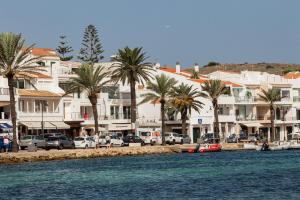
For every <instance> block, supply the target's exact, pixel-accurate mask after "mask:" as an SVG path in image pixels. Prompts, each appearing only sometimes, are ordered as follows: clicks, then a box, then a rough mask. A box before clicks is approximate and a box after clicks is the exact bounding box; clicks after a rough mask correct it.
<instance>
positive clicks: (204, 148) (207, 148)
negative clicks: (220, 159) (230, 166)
mask: <svg viewBox="0 0 300 200" xmlns="http://www.w3.org/2000/svg"><path fill="white" fill-rule="evenodd" d="M221 150H222V146H221V145H220V144H204V145H200V148H199V152H201V153H204V152H218V151H221Z"/></svg>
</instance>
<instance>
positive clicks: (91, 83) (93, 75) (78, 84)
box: [67, 64, 109, 134]
mask: <svg viewBox="0 0 300 200" xmlns="http://www.w3.org/2000/svg"><path fill="white" fill-rule="evenodd" d="M75 74H76V75H77V77H74V78H71V80H70V81H69V82H68V85H69V87H70V88H69V89H68V91H67V93H70V92H74V91H80V92H82V91H84V92H86V93H87V96H88V98H89V100H90V102H91V104H92V109H93V116H94V123H95V133H96V134H98V130H99V123H98V111H97V99H98V94H99V93H100V91H101V88H102V87H103V85H104V84H106V83H107V82H109V80H105V78H106V77H107V76H108V75H109V73H108V72H104V69H103V67H101V66H98V67H93V66H92V65H90V64H84V65H82V66H81V67H80V68H79V69H78V70H77V71H76V72H75Z"/></svg>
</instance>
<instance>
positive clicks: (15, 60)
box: [0, 33, 44, 152]
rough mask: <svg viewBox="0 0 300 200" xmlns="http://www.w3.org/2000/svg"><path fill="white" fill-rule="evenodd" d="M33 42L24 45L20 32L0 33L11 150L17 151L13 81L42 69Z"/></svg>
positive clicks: (1, 70) (0, 53) (0, 50)
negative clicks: (11, 142)
mask: <svg viewBox="0 0 300 200" xmlns="http://www.w3.org/2000/svg"><path fill="white" fill-rule="evenodd" d="M33 47H34V44H32V45H30V46H25V40H24V39H23V37H22V35H21V34H14V33H0V73H1V75H2V76H4V77H5V78H7V81H8V88H9V96H10V114H11V120H12V125H13V149H12V150H13V152H18V150H19V147H18V143H17V113H16V105H15V92H14V81H15V80H16V79H17V78H19V79H20V78H22V79H24V80H26V81H30V76H29V75H30V74H31V73H34V72H37V71H44V70H43V69H42V67H41V66H38V65H37V64H36V63H37V62H39V61H40V59H41V57H32V56H31V51H32V49H33Z"/></svg>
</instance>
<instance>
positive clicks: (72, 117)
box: [65, 112, 130, 122]
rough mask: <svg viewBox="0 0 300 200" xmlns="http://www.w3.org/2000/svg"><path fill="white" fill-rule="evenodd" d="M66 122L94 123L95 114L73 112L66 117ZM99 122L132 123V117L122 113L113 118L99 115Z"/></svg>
mask: <svg viewBox="0 0 300 200" xmlns="http://www.w3.org/2000/svg"><path fill="white" fill-rule="evenodd" d="M65 120H66V121H93V120H94V116H93V114H89V113H87V114H82V113H80V112H71V113H68V114H66V115H65ZM98 120H102V121H103V120H123V121H125V122H127V121H130V116H128V115H123V114H122V113H120V114H119V115H113V116H109V115H107V116H104V115H99V116H98Z"/></svg>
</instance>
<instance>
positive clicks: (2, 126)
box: [0, 123, 13, 129]
mask: <svg viewBox="0 0 300 200" xmlns="http://www.w3.org/2000/svg"><path fill="white" fill-rule="evenodd" d="M0 128H1V129H12V128H13V127H12V126H11V125H10V124H8V123H0Z"/></svg>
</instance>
